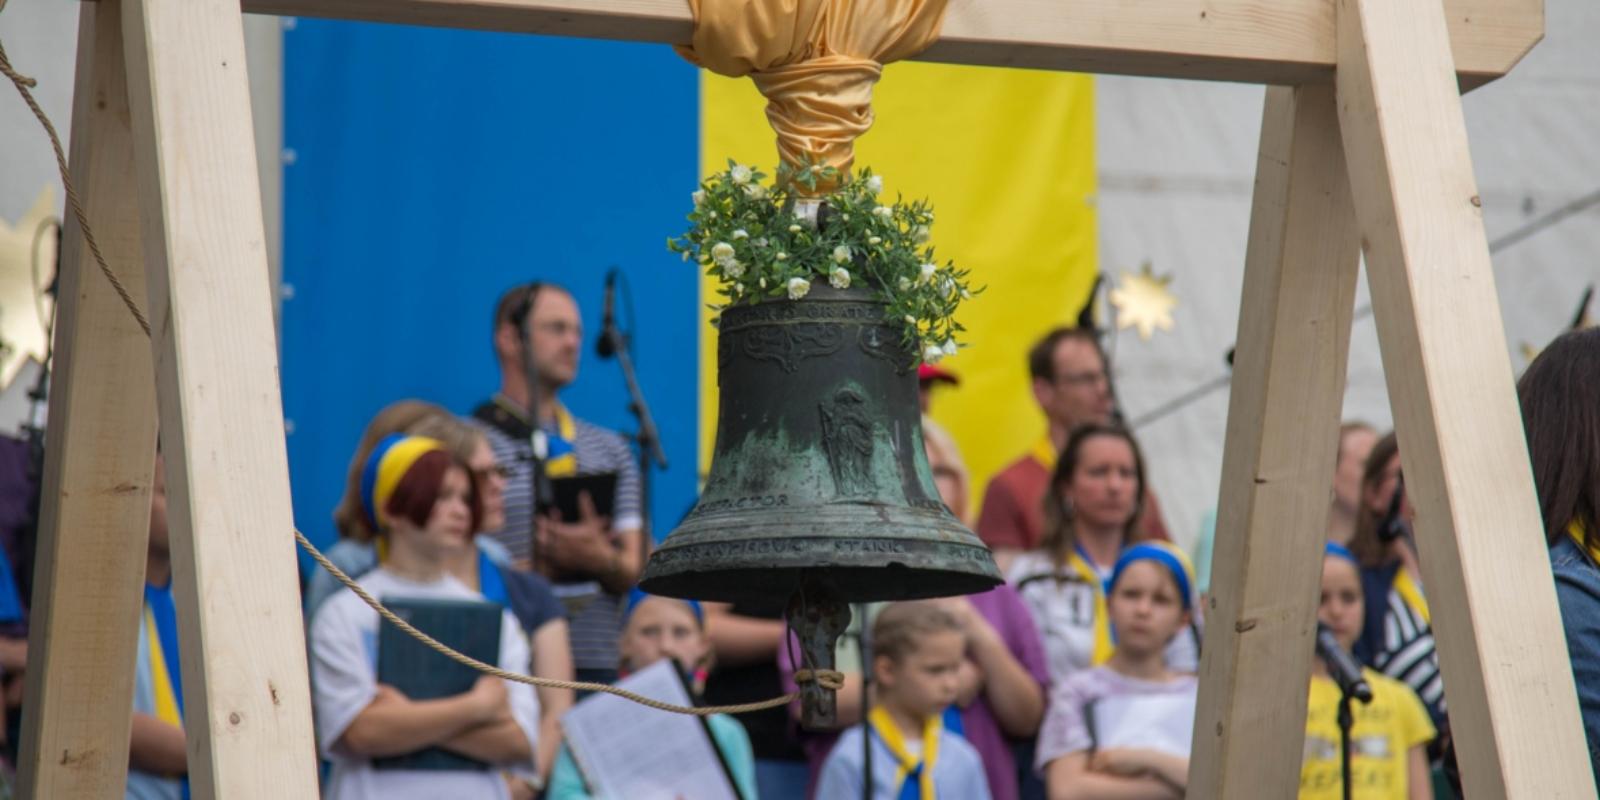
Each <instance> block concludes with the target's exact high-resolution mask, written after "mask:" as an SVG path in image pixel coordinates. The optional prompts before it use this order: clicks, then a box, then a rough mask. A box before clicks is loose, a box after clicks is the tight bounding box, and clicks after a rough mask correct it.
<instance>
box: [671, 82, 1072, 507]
mask: <svg viewBox="0 0 1600 800" xmlns="http://www.w3.org/2000/svg"><path fill="white" fill-rule="evenodd" d="M764 104H765V100H764V99H763V98H762V97H761V95H760V94H759V93H757V92H756V90H755V87H754V86H753V85H752V84H751V82H750V81H749V80H746V79H731V78H723V77H720V76H717V75H713V74H711V73H708V72H705V71H704V70H702V71H701V103H700V108H701V137H700V141H701V153H700V156H701V160H700V163H701V172H702V174H705V173H709V172H711V171H713V170H718V169H722V168H724V167H725V166H726V164H727V159H729V158H733V159H736V160H737V161H739V162H740V163H743V164H755V165H759V166H761V167H762V168H763V169H764V170H765V171H767V172H768V173H771V172H772V171H773V168H774V166H775V165H776V162H777V152H776V149H775V145H774V136H773V133H772V129H771V128H769V127H768V126H767V120H766V116H765V115H764V114H763V111H762V109H763V108H764ZM873 106H874V108H875V109H876V111H877V121H876V123H875V124H874V125H873V128H872V130H871V131H870V132H868V133H867V134H866V135H865V136H864V137H862V138H861V140H860V141H859V143H858V144H857V146H856V166H857V168H859V167H863V166H870V167H872V169H873V171H874V172H875V173H877V174H880V175H882V176H883V180H884V188H885V192H886V196H888V197H891V198H892V197H894V196H895V195H896V194H903V195H905V197H906V198H907V199H916V198H922V197H926V198H928V199H929V200H931V201H932V202H933V206H934V212H935V215H936V220H935V223H934V225H933V244H934V246H935V247H937V248H938V254H939V256H940V258H941V260H943V259H944V258H950V259H954V260H955V262H956V264H957V266H960V267H963V268H967V269H970V270H972V281H973V284H974V285H981V286H985V287H986V289H985V290H984V292H983V293H982V294H979V295H977V296H976V297H974V298H973V299H972V300H970V301H968V302H967V303H965V304H964V305H963V307H962V310H961V312H960V317H959V319H960V321H961V323H962V324H963V325H965V326H967V335H966V340H965V344H966V345H967V346H966V347H965V348H963V350H962V351H961V353H960V354H959V355H957V356H955V357H954V358H949V359H946V360H945V361H943V362H941V366H945V367H948V368H949V369H950V370H952V371H954V372H956V373H957V374H958V375H960V377H961V385H960V387H958V388H955V389H949V390H946V391H943V392H941V393H939V394H938V395H936V396H935V398H934V400H933V416H934V417H935V418H936V419H937V420H938V421H939V422H941V423H944V425H945V426H946V427H948V428H949V430H950V432H951V433H952V434H953V435H954V436H955V438H956V441H957V442H958V443H959V444H960V446H961V449H962V452H963V454H964V456H965V458H966V461H967V466H968V468H969V469H971V471H972V480H973V482H972V486H973V492H974V495H975V496H974V497H973V498H972V507H973V508H976V506H977V504H978V503H979V502H981V499H982V492H983V487H984V486H985V485H986V484H987V483H988V480H989V477H990V476H991V475H992V474H994V473H995V472H996V471H998V470H1000V469H1001V468H1003V467H1004V466H1005V465H1006V464H1008V463H1010V462H1011V461H1012V460H1013V459H1015V458H1017V457H1018V456H1019V455H1020V454H1022V453H1023V452H1024V451H1026V449H1027V448H1028V447H1029V445H1031V444H1032V443H1033V442H1034V441H1035V440H1036V439H1037V438H1038V437H1039V436H1040V435H1041V434H1042V433H1043V430H1044V420H1043V417H1042V416H1041V415H1040V414H1039V411H1038V408H1037V406H1035V405H1034V402H1033V397H1032V394H1031V392H1030V391H1029V388H1028V372H1027V349H1028V347H1029V345H1030V344H1031V343H1032V342H1033V340H1034V339H1036V338H1038V337H1039V336H1040V335H1042V334H1043V333H1044V332H1045V331H1047V330H1049V329H1050V328H1052V327H1054V326H1056V325H1060V324H1063V323H1070V322H1071V321H1072V320H1073V319H1074V318H1075V317H1076V315H1077V311H1078V309H1079V308H1080V307H1081V306H1082V304H1083V301H1084V299H1085V297H1086V296H1087V293H1088V291H1089V287H1090V285H1091V284H1092V282H1093V280H1094V274H1095V272H1096V270H1097V265H1098V257H1097V252H1096V240H1097V235H1096V225H1095V210H1094V192H1095V159H1094V84H1093V82H1092V79H1091V78H1090V77H1089V76H1087V75H1070V74H1062V73H1055V72H1037V71H1031V70H1015V69H998V68H991V67H965V66H949V65H944V64H924V63H911V62H901V63H896V64H892V65H890V66H889V67H887V68H886V69H885V70H884V75H883V80H882V81H881V82H880V83H879V84H878V86H877V90H876V94H875V98H874V103H873ZM705 280H706V283H705V284H703V286H702V292H701V299H702V301H703V302H702V306H704V305H705V304H706V303H709V302H712V301H713V300H715V299H717V295H716V293H715V284H714V283H713V282H712V279H711V278H709V277H708V278H706V279H705ZM704 313H705V315H706V316H709V312H708V311H707V312H704ZM700 330H701V340H700V341H701V351H700V380H701V393H700V420H701V425H700V432H701V445H700V468H701V473H702V474H704V473H705V472H706V469H707V467H708V466H709V464H710V459H711V449H712V446H713V444H714V442H715V439H714V437H715V434H716V419H717V393H716V367H717V359H716V331H715V330H714V329H712V328H711V327H710V326H709V325H705V326H702V327H701V329H700Z"/></svg>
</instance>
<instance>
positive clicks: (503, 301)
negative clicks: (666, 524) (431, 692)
mask: <svg viewBox="0 0 1600 800" xmlns="http://www.w3.org/2000/svg"><path fill="white" fill-rule="evenodd" d="M524 330H526V332H527V338H526V339H523V337H522V331H524ZM582 345H583V324H582V321H581V318H580V317H579V314H578V304H577V302H576V301H575V300H573V298H572V295H571V294H570V293H568V292H567V290H566V289H563V288H561V287H560V286H556V285H554V284H549V283H531V284H525V285H522V286H517V287H514V288H512V289H511V290H509V291H507V292H506V293H505V294H504V295H502V296H501V297H500V301H499V303H497V304H496V306H495V314H494V351H495V358H496V360H497V361H498V362H499V364H500V391H498V392H496V393H495V395H494V396H493V397H491V398H490V399H489V401H488V402H486V403H484V404H483V405H481V406H479V407H478V408H477V410H475V411H474V412H473V415H472V416H473V419H474V421H475V422H476V423H477V424H479V425H480V426H482V427H483V429H484V431H485V433H486V434H487V435H488V438H489V446H490V448H491V449H493V450H494V455H495V458H496V459H497V460H498V461H499V463H500V464H502V465H505V466H507V467H509V468H510V469H509V474H508V475H507V476H506V477H507V481H506V489H505V492H506V495H505V497H506V503H505V505H506V524H505V527H504V528H503V529H501V530H499V531H494V532H491V533H490V534H489V535H490V536H492V537H493V538H494V539H495V540H496V541H498V542H500V543H501V544H503V545H505V547H506V549H507V551H509V553H510V555H511V559H512V563H513V564H514V565H515V566H516V567H517V568H519V569H531V568H534V567H537V569H538V571H539V572H541V573H543V574H545V575H546V576H548V577H550V578H551V583H552V585H553V587H554V588H555V590H556V594H557V595H558V596H559V597H561V599H562V601H563V602H564V603H565V604H566V606H567V612H568V618H569V620H570V632H571V633H570V635H571V638H572V657H573V666H574V667H575V668H576V674H577V677H578V679H579V680H587V681H599V682H604V683H610V682H612V681H614V680H615V679H616V668H617V650H616V642H617V633H618V630H619V628H618V626H619V620H620V617H621V608H622V605H621V598H622V597H623V596H624V595H626V594H627V592H628V589H629V588H630V587H632V586H633V584H634V583H635V582H636V581H638V579H639V573H640V571H641V570H642V569H643V568H644V564H643V563H642V552H641V549H640V546H639V537H640V536H641V535H642V533H641V531H640V527H641V525H642V518H641V516H640V493H639V470H638V466H637V464H635V462H634V460H633V452H632V450H631V449H630V448H629V446H628V443H627V441H626V440H625V439H623V437H622V436H621V435H619V434H617V433H615V432H614V431H609V430H606V429H605V428H601V427H600V426H598V425H593V424H590V423H588V422H585V421H584V420H581V419H578V418H576V417H574V416H573V415H572V414H571V413H570V412H569V411H567V409H566V407H565V406H563V405H561V401H560V400H559V398H558V397H557V394H558V393H559V392H560V391H561V389H563V388H565V387H566V386H568V385H569V384H571V383H572V381H573V379H575V378H576V377H577V375H578V352H579V350H580V349H581V348H582ZM530 361H531V363H532V364H533V366H534V371H535V374H536V378H535V380H533V381H529V380H528V373H527V369H526V367H525V365H526V364H527V363H528V362H530ZM530 384H531V385H532V386H533V387H534V388H533V391H536V392H537V397H536V398H534V399H535V400H536V402H535V403H533V404H532V405H533V407H535V408H537V409H538V415H539V420H538V426H537V430H539V431H542V432H543V439H544V441H545V453H544V469H545V474H546V476H548V477H549V478H550V479H552V480H555V479H561V478H568V477H577V476H587V475H599V474H605V473H612V474H615V475H616V483H615V487H616V488H615V493H614V498H613V501H612V513H611V514H610V516H609V517H607V516H602V515H601V514H599V513H598V512H597V511H596V509H595V505H594V503H593V502H592V500H593V499H594V498H589V497H587V496H584V497H583V498H581V500H582V501H590V502H580V503H579V506H580V513H579V515H578V518H577V519H576V520H567V521H563V520H562V519H561V517H560V515H558V514H556V513H555V511H554V510H553V509H547V508H541V509H539V515H538V518H537V519H535V517H534V514H533V468H534V458H533V440H534V437H535V430H536V429H535V427H534V424H533V423H532V421H530V420H529V418H528V411H527V410H528V407H529V405H530V403H529V392H530Z"/></svg>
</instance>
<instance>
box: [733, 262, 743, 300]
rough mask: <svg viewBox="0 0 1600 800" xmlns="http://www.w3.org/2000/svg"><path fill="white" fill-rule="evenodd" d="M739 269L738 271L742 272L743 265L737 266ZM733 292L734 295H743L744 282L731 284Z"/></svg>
mask: <svg viewBox="0 0 1600 800" xmlns="http://www.w3.org/2000/svg"><path fill="white" fill-rule="evenodd" d="M739 271H740V272H743V271H744V268H743V267H740V268H739ZM733 293H734V294H735V295H736V296H739V297H743V296H744V284H742V283H736V284H734V285H733Z"/></svg>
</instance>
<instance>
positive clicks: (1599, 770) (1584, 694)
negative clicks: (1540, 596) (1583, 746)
mask: <svg viewBox="0 0 1600 800" xmlns="http://www.w3.org/2000/svg"><path fill="white" fill-rule="evenodd" d="M1550 567H1551V569H1552V570H1553V571H1554V572H1555V578H1556V600H1557V601H1558V602H1559V603H1560V605H1561V624H1562V626H1563V627H1564V628H1565V629H1566V633H1567V654H1568V655H1569V656H1570V657H1571V658H1572V679H1573V681H1574V682H1575V683H1577V684H1578V707H1579V709H1580V710H1581V711H1582V712H1583V732H1584V734H1585V735H1586V736H1587V738H1588V740H1589V762H1590V764H1591V766H1593V768H1594V772H1595V778H1596V780H1600V567H1597V566H1596V565H1595V563H1594V562H1593V561H1591V560H1589V557H1588V556H1586V555H1584V553H1583V551H1581V550H1579V549H1578V545H1577V544H1576V543H1575V542H1573V541H1572V539H1571V537H1569V536H1567V535H1565V534H1562V535H1561V536H1559V537H1557V541H1556V543H1555V544H1554V545H1553V546H1551V548H1550Z"/></svg>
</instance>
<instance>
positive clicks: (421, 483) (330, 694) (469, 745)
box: [311, 434, 539, 800]
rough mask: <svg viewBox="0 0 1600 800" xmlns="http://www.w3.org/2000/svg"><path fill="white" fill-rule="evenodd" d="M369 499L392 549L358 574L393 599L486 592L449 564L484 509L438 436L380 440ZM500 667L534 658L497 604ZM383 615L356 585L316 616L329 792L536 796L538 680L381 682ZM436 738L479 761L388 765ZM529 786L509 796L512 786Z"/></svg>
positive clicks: (359, 797)
mask: <svg viewBox="0 0 1600 800" xmlns="http://www.w3.org/2000/svg"><path fill="white" fill-rule="evenodd" d="M361 501H362V509H363V511H364V513H365V514H366V515H367V517H368V519H369V520H370V521H371V522H372V523H373V527H374V529H375V530H376V531H377V533H378V536H379V541H380V544H381V545H382V546H383V549H384V550H385V554H384V557H383V559H382V561H381V562H380V564H379V566H378V567H377V568H376V569H373V570H372V571H371V572H368V573H367V574H365V575H363V576H362V577H361V578H360V581H359V582H360V584H361V586H362V588H363V589H365V590H366V591H367V592H368V593H369V594H371V595H373V596H375V597H377V598H379V599H381V600H386V601H392V600H395V599H398V598H408V599H442V600H453V601H482V600H483V595H482V594H480V593H479V592H477V591H474V590H473V589H470V588H468V587H467V586H466V585H464V584H462V583H461V582H460V581H459V580H458V579H457V578H455V577H454V576H453V575H451V574H450V571H449V568H448V565H449V563H450V561H451V559H453V558H455V557H456V556H457V555H458V554H459V553H460V552H463V551H467V550H468V549H469V548H472V547H473V546H474V545H473V532H474V531H475V530H477V527H478V524H479V516H480V513H481V512H480V509H479V503H478V495H477V491H476V485H475V483H474V481H473V478H472V474H471V472H470V471H468V469H467V468H466V465H465V464H463V463H462V462H460V461H459V460H457V459H456V458H454V457H452V456H451V454H450V452H449V451H448V450H446V448H445V447H444V445H443V444H441V443H440V442H438V441H437V440H434V439H428V438H424V437H420V436H406V435H401V434H397V435H394V436H390V437H387V438H385V439H383V440H382V441H380V442H379V443H378V445H377V446H376V447H375V448H374V449H373V451H372V454H371V455H370V456H369V457H368V459H367V461H366V464H365V465H364V467H363V470H362V474H361ZM499 616H500V625H499V643H500V646H499V654H498V658H497V659H496V661H497V665H498V666H499V667H500V668H501V669H505V670H509V671H513V672H524V671H526V670H527V668H528V662H529V650H528V642H527V639H526V638H525V637H524V635H523V633H522V630H521V627H520V626H519V625H518V623H517V620H516V618H515V617H514V616H512V614H511V612H509V611H505V610H501V611H500V612H499ZM378 625H379V620H378V614H377V612H376V611H374V610H373V609H372V608H371V607H369V606H368V605H367V604H366V603H365V602H363V601H362V600H361V598H359V597H357V596H356V594H355V593H354V592H352V591H350V590H349V589H344V590H341V591H340V592H339V593H338V594H335V595H334V596H333V597H331V598H329V599H328V601H327V602H326V603H324V604H323V607H322V609H321V610H320V611H319V612H318V613H317V615H316V618H315V620H314V621H313V622H312V625H311V677H312V686H313V689H314V694H313V700H314V703H315V710H316V721H317V729H318V730H317V732H318V734H319V736H318V739H319V741H320V743H321V746H322V751H323V755H324V756H325V757H326V758H327V759H328V760H329V761H330V762H332V765H333V770H332V773H331V774H330V775H329V778H328V782H327V785H326V787H325V789H326V796H327V797H332V798H340V800H350V799H351V798H354V799H355V800H363V799H364V798H374V800H376V798H385V800H394V799H404V798H417V800H423V798H437V797H501V798H504V797H509V796H521V797H527V796H531V795H530V794H528V786H527V784H526V781H527V780H528V779H529V778H532V777H533V775H534V773H533V745H534V743H535V742H536V741H537V738H538V728H539V701H538V699H537V698H536V697H535V695H534V693H533V689H532V687H529V686H526V685H523V684H508V683H507V682H506V681H504V680H502V679H500V678H492V677H487V676H484V677H480V678H479V679H478V680H477V682H476V683H475V684H473V686H472V688H471V689H469V690H468V691H465V692H462V693H460V694H456V695H452V696H447V697H441V698H437V699H427V700H423V699H414V698H411V697H407V696H406V695H405V694H403V693H402V692H401V691H400V690H398V689H396V688H394V687H392V686H388V685H385V684H382V683H379V681H378V669H377V662H378V656H379V653H378V649H379V645H378V641H379V635H378ZM430 748H440V749H443V750H445V751H449V752H450V753H454V754H457V755H460V756H464V757H465V758H467V759H471V760H472V761H475V762H479V763H481V764H482V765H483V766H482V767H481V768H465V767H453V766H452V767H450V768H440V769H402V768H385V767H384V766H383V765H380V764H379V761H380V760H381V759H384V758H386V757H391V756H401V755H407V754H411V753H416V752H418V751H423V750H428V749H430ZM512 791H518V792H522V794H520V795H512V794H510V792H512Z"/></svg>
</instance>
